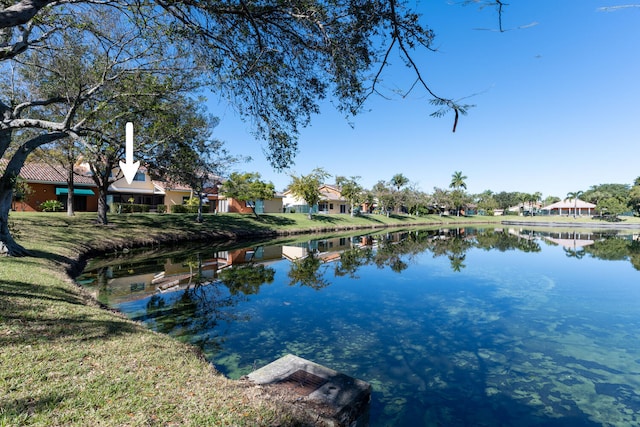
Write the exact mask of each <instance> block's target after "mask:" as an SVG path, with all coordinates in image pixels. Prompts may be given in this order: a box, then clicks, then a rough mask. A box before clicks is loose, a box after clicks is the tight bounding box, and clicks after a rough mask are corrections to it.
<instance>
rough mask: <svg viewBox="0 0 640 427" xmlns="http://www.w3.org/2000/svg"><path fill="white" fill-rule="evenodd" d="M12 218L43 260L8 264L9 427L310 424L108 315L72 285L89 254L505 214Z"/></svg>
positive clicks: (3, 309) (0, 323) (1, 276)
mask: <svg viewBox="0 0 640 427" xmlns="http://www.w3.org/2000/svg"><path fill="white" fill-rule="evenodd" d="M94 217H95V214H79V215H77V216H75V217H72V218H69V217H67V216H66V215H64V214H43V213H12V215H11V223H12V228H13V230H14V231H15V233H16V235H17V239H18V241H19V242H20V243H21V244H23V245H24V246H25V247H26V248H27V249H29V250H30V251H32V253H33V254H34V255H35V256H34V257H29V258H3V259H0V426H22V425H37V426H62V425H64V426H87V425H95V426H100V425H109V426H111V425H118V426H121V425H131V426H138V425H140V426H142V425H145V426H146V425H194V426H196V425H197V426H203V425H215V426H221V425H233V426H243V425H246V426H255V425H282V426H287V425H303V424H309V423H310V422H311V421H310V420H308V419H307V418H305V417H306V416H305V415H304V414H301V413H297V412H296V411H295V409H293V407H292V406H291V405H288V404H287V402H286V401H283V400H281V399H274V398H273V397H272V396H271V394H270V393H271V391H270V390H269V389H268V388H264V387H254V386H250V385H248V384H246V383H245V382H243V381H231V380H228V379H226V378H225V377H224V376H222V375H220V374H219V373H217V372H216V371H215V370H214V369H213V368H212V366H211V365H210V364H209V363H207V362H206V361H205V360H204V359H203V358H202V357H201V356H200V354H199V352H198V351H197V350H195V349H194V348H192V347H190V346H188V345H184V344H181V343H179V342H177V341H175V340H173V339H172V338H170V337H167V336H163V335H161V334H157V333H154V332H151V331H148V330H147V329H145V328H144V327H143V326H141V325H139V324H137V323H134V322H131V321H129V320H127V319H126V318H124V317H122V316H120V315H119V314H117V313H113V312H111V311H108V310H104V309H101V308H100V307H98V305H97V304H96V303H95V301H93V300H92V299H91V298H89V297H88V296H86V295H85V294H84V293H83V292H82V290H81V289H80V288H78V287H77V286H76V285H75V284H74V283H73V281H72V280H71V279H70V278H69V276H68V272H70V271H71V272H73V271H77V270H78V266H79V265H81V260H82V259H83V257H86V256H89V255H91V254H96V253H98V252H105V251H110V250H114V249H118V248H122V247H126V246H135V245H154V244H157V243H158V242H160V241H178V240H195V239H199V240H200V239H203V238H206V239H209V240H212V241H220V242H223V241H227V240H232V239H239V238H248V237H249V236H262V237H264V236H271V235H276V234H293V233H301V232H303V231H305V230H307V231H331V230H336V229H345V230H349V229H356V228H365V227H387V226H415V225H422V224H450V225H455V224H462V223H473V222H482V223H492V222H493V223H496V224H497V223H498V222H499V221H500V218H487V217H478V218H458V217H438V216H433V217H426V218H425V217H423V218H414V217H406V216H401V217H393V216H392V217H390V218H387V217H384V216H370V217H357V218H350V217H348V216H344V215H341V216H318V217H316V219H314V220H313V221H309V220H308V219H307V218H306V216H305V215H302V214H283V215H265V216H262V218H261V220H260V221H257V220H255V219H253V218H252V217H251V216H246V215H232V214H228V215H226V214H225V215H210V216H206V217H205V222H204V223H202V224H197V223H195V222H194V218H193V216H189V215H153V214H134V215H122V216H112V217H111V219H112V224H111V225H109V226H96V225H95V224H94V222H93V221H94Z"/></svg>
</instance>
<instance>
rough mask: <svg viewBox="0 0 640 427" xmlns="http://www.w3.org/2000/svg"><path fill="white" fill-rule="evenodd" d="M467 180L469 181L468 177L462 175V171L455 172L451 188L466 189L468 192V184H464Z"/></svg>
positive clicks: (452, 176)
mask: <svg viewBox="0 0 640 427" xmlns="http://www.w3.org/2000/svg"><path fill="white" fill-rule="evenodd" d="M465 179H467V177H466V176H464V175H462V171H455V172H454V173H453V175H451V184H449V188H453V189H454V190H458V189H460V188H464V189H465V190H466V189H467V183H466V182H464V180H465Z"/></svg>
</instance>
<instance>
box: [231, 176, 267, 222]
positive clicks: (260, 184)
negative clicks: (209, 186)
mask: <svg viewBox="0 0 640 427" xmlns="http://www.w3.org/2000/svg"><path fill="white" fill-rule="evenodd" d="M221 191H222V193H223V194H224V195H225V196H227V197H231V198H233V199H236V200H240V201H243V202H252V203H250V205H249V206H251V210H252V211H253V214H254V215H255V216H256V217H258V214H257V213H256V204H255V202H256V201H257V200H271V199H273V197H274V196H275V193H276V192H275V187H274V185H273V184H272V183H271V182H265V181H261V180H260V174H259V173H257V172H247V173H238V172H233V173H232V174H231V176H230V177H229V179H228V180H227V181H225V183H224V184H223V185H222V189H221Z"/></svg>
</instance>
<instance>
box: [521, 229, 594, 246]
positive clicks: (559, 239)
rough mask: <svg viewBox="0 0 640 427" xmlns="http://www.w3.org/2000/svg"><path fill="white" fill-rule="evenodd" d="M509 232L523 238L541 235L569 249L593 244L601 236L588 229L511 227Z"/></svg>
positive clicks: (548, 240)
mask: <svg viewBox="0 0 640 427" xmlns="http://www.w3.org/2000/svg"><path fill="white" fill-rule="evenodd" d="M509 234H511V235H513V236H517V237H519V238H521V239H533V238H536V237H541V238H543V239H544V240H546V241H547V242H551V243H555V244H556V245H559V246H563V247H565V248H568V249H575V248H581V247H584V246H589V245H593V244H594V243H595V241H596V240H598V239H599V238H600V237H601V236H600V234H599V233H595V232H593V231H588V230H572V231H535V232H533V231H532V230H523V229H517V230H516V229H514V228H510V229H509Z"/></svg>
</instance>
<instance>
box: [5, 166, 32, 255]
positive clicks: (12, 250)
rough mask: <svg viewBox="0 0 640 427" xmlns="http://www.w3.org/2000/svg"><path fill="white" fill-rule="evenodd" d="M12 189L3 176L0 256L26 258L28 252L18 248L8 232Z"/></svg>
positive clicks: (7, 179)
mask: <svg viewBox="0 0 640 427" xmlns="http://www.w3.org/2000/svg"><path fill="white" fill-rule="evenodd" d="M12 197H13V189H12V185H11V182H10V180H9V178H8V177H7V176H6V175H5V176H3V177H2V180H1V181H0V256H2V255H4V256H27V255H30V254H29V251H27V250H26V249H25V248H23V247H22V246H20V245H19V244H18V243H17V242H16V241H15V240H14V239H13V236H12V235H11V230H9V211H10V210H11V199H12Z"/></svg>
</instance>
